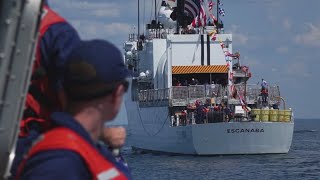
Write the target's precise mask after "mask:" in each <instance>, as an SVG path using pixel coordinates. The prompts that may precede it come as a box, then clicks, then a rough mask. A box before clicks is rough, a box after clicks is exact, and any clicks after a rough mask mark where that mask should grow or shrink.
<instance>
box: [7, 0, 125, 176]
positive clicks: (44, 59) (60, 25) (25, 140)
mask: <svg viewBox="0 0 320 180" xmlns="http://www.w3.org/2000/svg"><path fill="white" fill-rule="evenodd" d="M39 32H40V33H39V34H40V35H39V38H38V43H37V49H36V61H35V63H34V67H33V73H32V80H31V85H30V86H29V91H28V94H27V98H26V105H25V110H24V116H23V119H22V121H21V124H20V134H19V138H18V142H17V146H16V147H17V148H16V152H15V158H14V161H13V164H12V167H11V175H13V176H14V175H15V173H16V170H17V167H18V166H19V164H20V162H21V161H22V158H23V155H24V154H25V153H26V152H27V151H28V149H29V148H30V147H31V145H32V143H33V141H34V140H35V139H37V137H38V136H39V135H40V134H41V133H43V132H45V131H47V130H48V129H49V128H50V126H51V121H50V118H49V117H50V114H51V113H52V112H54V111H58V110H62V109H63V106H64V104H65V103H66V101H65V97H63V93H62V76H63V71H64V65H65V63H66V61H67V57H68V56H69V54H70V52H71V51H72V50H73V49H74V47H76V46H77V45H78V44H79V43H80V37H79V35H78V33H77V32H76V30H75V29H74V28H73V27H72V26H71V25H70V24H69V23H68V22H66V20H65V19H64V18H63V17H61V16H60V15H59V14H57V13H56V12H55V11H53V10H52V9H51V8H50V7H49V6H48V3H47V1H46V0H45V1H44V4H43V12H42V16H41V23H40V27H39ZM111 130H112V131H111ZM104 132H105V134H104V138H103V139H102V140H107V142H108V143H109V142H110V144H109V145H110V146H111V147H112V148H114V147H113V145H114V144H116V147H115V148H119V147H121V146H122V145H123V144H121V143H123V142H124V139H125V135H126V134H125V132H124V129H123V128H121V127H117V128H106V130H105V131H104ZM123 132H124V133H123ZM113 136H116V137H113ZM108 138H109V139H108ZM119 142H120V143H119Z"/></svg>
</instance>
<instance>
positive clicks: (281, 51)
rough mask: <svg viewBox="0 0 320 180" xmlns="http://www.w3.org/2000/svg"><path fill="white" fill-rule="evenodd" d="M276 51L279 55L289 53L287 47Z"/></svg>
mask: <svg viewBox="0 0 320 180" xmlns="http://www.w3.org/2000/svg"><path fill="white" fill-rule="evenodd" d="M276 51H277V52H278V53H288V52H289V48H288V47H287V46H281V47H278V48H276Z"/></svg>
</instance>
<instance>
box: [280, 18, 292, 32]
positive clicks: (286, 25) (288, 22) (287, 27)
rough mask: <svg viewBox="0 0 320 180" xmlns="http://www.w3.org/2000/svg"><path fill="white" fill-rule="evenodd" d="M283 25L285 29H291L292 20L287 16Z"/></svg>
mask: <svg viewBox="0 0 320 180" xmlns="http://www.w3.org/2000/svg"><path fill="white" fill-rule="evenodd" d="M282 26H283V28H284V29H286V30H290V29H291V22H290V20H289V19H288V18H285V19H284V20H283V22H282Z"/></svg>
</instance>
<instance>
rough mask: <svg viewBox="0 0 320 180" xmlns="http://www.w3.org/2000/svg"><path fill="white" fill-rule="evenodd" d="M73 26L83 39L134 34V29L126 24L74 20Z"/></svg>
mask: <svg viewBox="0 0 320 180" xmlns="http://www.w3.org/2000/svg"><path fill="white" fill-rule="evenodd" d="M71 24H72V25H73V26H74V27H75V28H76V29H77V30H78V31H79V34H80V36H81V37H82V38H83V39H91V38H103V39H108V38H112V37H123V36H126V35H128V34H129V33H132V29H133V28H132V27H133V26H131V25H130V24H126V23H103V22H99V21H90V20H73V21H71Z"/></svg>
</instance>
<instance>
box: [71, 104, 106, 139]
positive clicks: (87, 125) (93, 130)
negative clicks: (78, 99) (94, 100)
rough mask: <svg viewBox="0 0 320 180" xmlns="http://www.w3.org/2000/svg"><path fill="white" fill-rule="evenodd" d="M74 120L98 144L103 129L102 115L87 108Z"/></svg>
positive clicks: (75, 116)
mask: <svg viewBox="0 0 320 180" xmlns="http://www.w3.org/2000/svg"><path fill="white" fill-rule="evenodd" d="M74 118H75V119H76V121H78V122H79V123H80V124H81V125H82V127H84V129H85V130H86V131H87V132H88V133H89V135H90V137H91V138H92V140H93V141H94V142H97V141H98V139H99V137H100V135H101V133H102V127H103V121H102V116H101V114H100V113H99V112H98V111H97V110H96V109H94V108H87V109H85V110H84V111H81V112H79V113H77V114H76V115H74Z"/></svg>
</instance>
